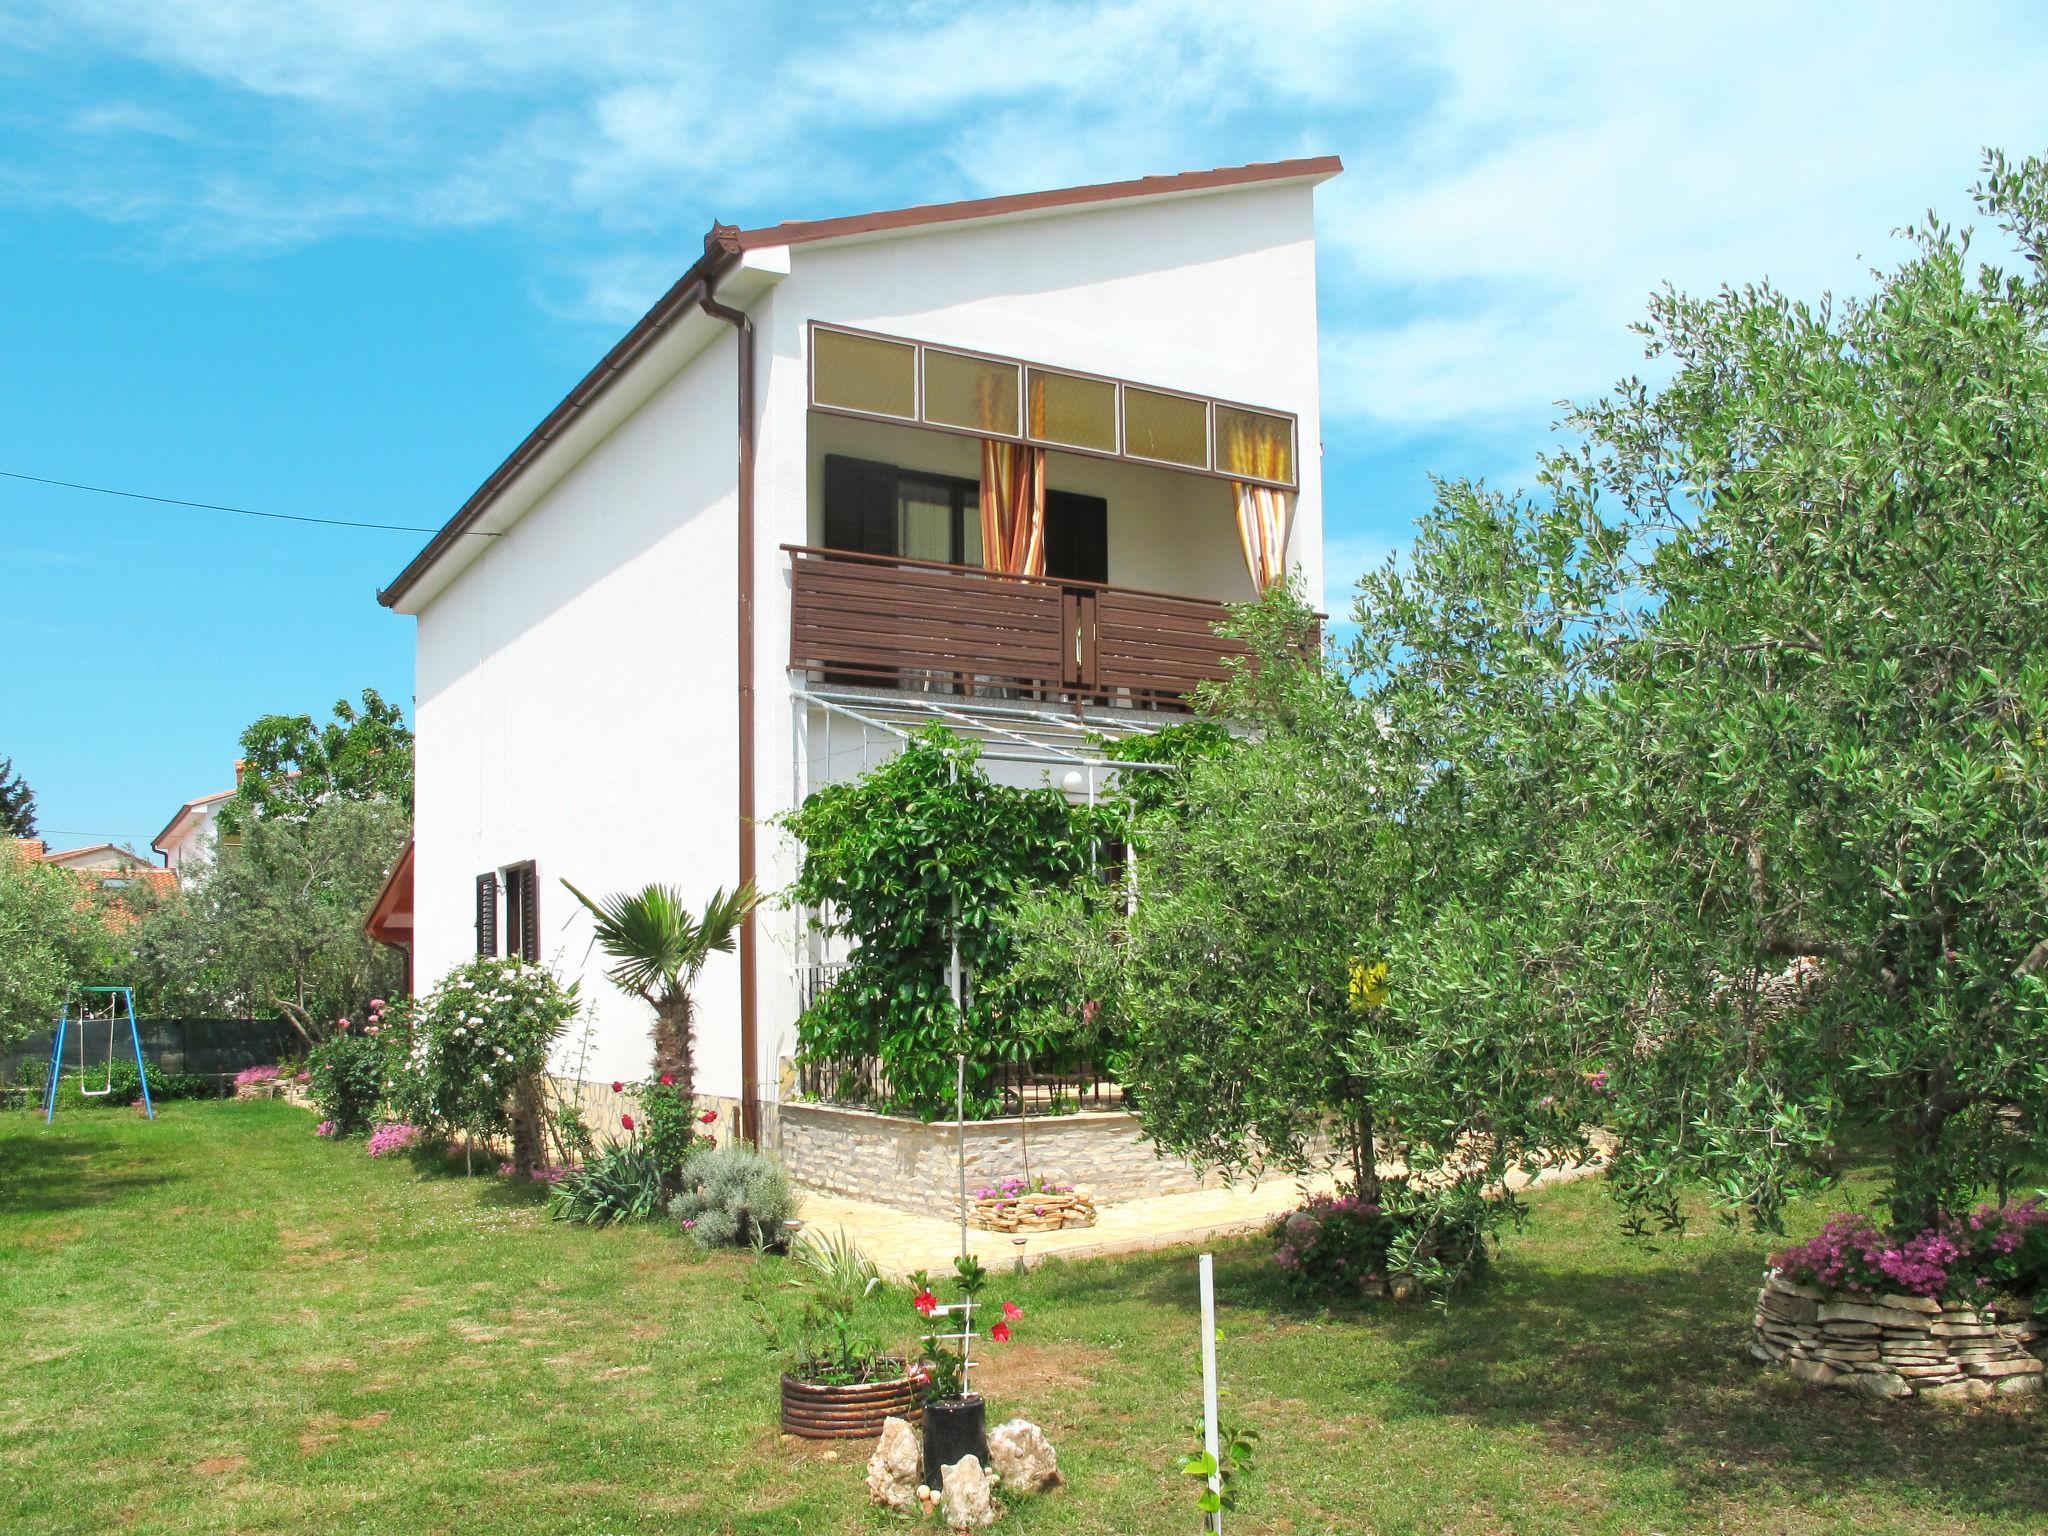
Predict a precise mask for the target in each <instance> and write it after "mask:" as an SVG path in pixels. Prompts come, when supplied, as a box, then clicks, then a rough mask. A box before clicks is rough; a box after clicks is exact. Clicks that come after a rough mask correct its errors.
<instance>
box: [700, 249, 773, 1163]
mask: <svg viewBox="0 0 2048 1536" xmlns="http://www.w3.org/2000/svg"><path fill="white" fill-rule="evenodd" d="M697 303H698V304H699V305H700V306H701V307H702V309H703V311H704V313H705V314H707V315H709V316H711V318H712V319H714V320H723V321H724V322H725V323H726V324H727V325H729V326H731V327H732V328H733V329H734V330H736V331H738V332H739V348H740V355H739V386H740V405H739V435H740V447H739V460H740V462H739V503H740V505H739V523H740V532H739V538H740V561H739V567H740V568H739V618H740V633H739V653H740V654H739V663H740V699H739V704H740V884H741V885H742V886H745V885H749V884H751V883H752V882H753V879H754V322H753V319H752V318H751V317H750V316H749V315H748V314H747V313H746V312H745V311H743V310H738V309H732V308H729V307H728V306H726V305H724V304H720V303H719V302H718V301H717V300H715V299H713V298H712V297H711V294H710V291H709V289H708V288H707V289H706V291H705V293H704V294H703V295H702V296H701V297H700V298H699V299H698V300H697ZM755 947H756V943H755V922H754V914H753V913H752V912H751V911H749V912H748V913H747V915H746V918H745V920H744V921H743V922H742V923H741V924H740V1134H741V1135H742V1136H744V1137H746V1139H747V1141H748V1142H749V1143H750V1144H752V1145H754V1146H759V1145H760V1144H761V1079H760V1066H759V1061H760V1054H761V1049H760V1025H759V1019H758V1017H757V1013H756V1008H757V999H756V996H755V986H754V954H755Z"/></svg>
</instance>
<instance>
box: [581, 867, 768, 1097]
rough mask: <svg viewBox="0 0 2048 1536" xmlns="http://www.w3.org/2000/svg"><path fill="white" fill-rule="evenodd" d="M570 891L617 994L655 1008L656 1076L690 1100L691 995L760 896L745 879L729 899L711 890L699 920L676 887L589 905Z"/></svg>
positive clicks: (693, 1055) (693, 1050)
mask: <svg viewBox="0 0 2048 1536" xmlns="http://www.w3.org/2000/svg"><path fill="white" fill-rule="evenodd" d="M562 884H563V885H565V886H568V889H569V894H570V895H572V896H574V897H575V898H576V899H577V900H578V901H580V902H582V903H583V905H584V906H586V907H588V908H589V909H590V915H591V916H592V917H593V918H595V919H596V921H597V932H596V935H595V940H596V944H597V947H598V948H599V949H601V950H603V951H604V952H605V953H606V954H607V955H609V956H610V957H611V959H612V962H613V964H612V967H611V969H610V970H609V971H607V972H605V974H606V975H607V976H609V977H610V978H611V980H612V983H613V985H615V986H616V987H618V989H619V990H620V991H622V992H629V993H631V994H632V995H633V996H635V997H637V998H640V999H641V1000H642V1001H644V1002H645V1003H646V1004H647V1006H648V1007H650V1008H652V1009H653V1010H654V1030H653V1036H654V1073H655V1076H656V1078H657V1080H658V1081H660V1082H661V1083H662V1084H663V1086H666V1087H673V1088H674V1089H676V1090H677V1093H678V1095H679V1096H680V1097H681V1098H682V1100H683V1101H684V1102H685V1103H687V1102H688V1101H689V1099H690V1097H691V1096H692V1095H693V1094H694V1093H695V1092H696V1085H697V1046H696V1013H697V1004H696V1000H695V998H694V997H693V996H692V993H693V992H694V991H695V989H696V986H697V977H698V974H699V973H700V972H701V971H702V970H703V969H704V962H705V961H707V960H709V959H710V958H711V957H712V956H713V955H729V954H731V953H732V949H733V943H734V941H735V940H736V939H737V938H738V937H739V931H740V925H741V924H742V923H744V922H745V921H746V918H747V914H748V913H749V912H751V911H753V910H754V908H755V907H756V906H757V905H759V903H760V900H761V898H760V897H759V895H757V894H756V892H755V890H754V887H753V884H752V883H751V882H749V883H748V884H746V885H743V886H741V887H740V888H739V889H738V890H736V891H734V892H733V893H732V894H731V895H730V896H728V895H727V894H726V893H725V892H724V891H723V890H717V891H713V892H712V893H711V899H710V900H709V901H707V902H705V903H704V913H703V915H702V916H701V917H700V916H698V915H697V914H695V913H693V912H692V911H691V910H690V909H689V908H688V907H686V906H685V905H684V904H683V895H682V892H681V891H678V890H677V889H676V888H675V887H674V886H669V885H649V886H644V887H642V888H641V889H640V890H637V891H627V892H622V893H620V894H618V895H615V896H607V897H606V898H605V899H604V900H603V901H601V902H599V901H593V900H591V898H590V897H588V896H586V895H584V894H583V892H581V891H579V890H577V889H576V887H575V886H573V885H570V884H569V882H568V881H567V880H564V881H563V882H562Z"/></svg>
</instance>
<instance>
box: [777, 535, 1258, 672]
mask: <svg viewBox="0 0 2048 1536" xmlns="http://www.w3.org/2000/svg"><path fill="white" fill-rule="evenodd" d="M783 548H784V549H785V550H787V551H788V552H789V557H790V563H791V569H790V598H791V600H790V614H791V622H790V647H789V665H790V667H791V669H792V670H795V671H803V672H808V673H813V674H816V675H817V676H818V677H820V678H822V679H823V680H825V681H827V682H844V683H860V684H864V685H866V686H869V687H884V688H890V687H894V688H917V689H925V690H933V689H936V690H942V691H945V692H950V693H960V694H969V695H976V694H978V695H981V696H984V697H998V698H1032V699H1054V700H1062V701H1070V702H1075V703H1092V704H1118V705H1132V706H1137V707H1143V708H1168V709H1178V708H1185V707H1186V706H1185V696H1186V694H1187V693H1188V692H1189V691H1190V690H1191V689H1192V688H1193V687H1194V686H1195V684H1197V683H1199V682H1201V681H1202V680H1203V679H1204V678H1212V677H1220V676H1221V675H1222V671H1223V658H1224V657H1226V656H1233V655H1238V654H1240V653H1241V652H1242V650H1243V647H1242V646H1240V645H1239V644H1238V643H1237V642H1236V641H1234V640H1227V639H1225V638H1223V637H1222V636H1220V635H1218V634H1217V633H1216V631H1215V628H1214V626H1215V624H1216V622H1217V621H1218V620H1219V619H1221V618H1222V617H1223V611H1224V605H1223V604H1221V603H1218V602H1212V601H1211V600H1209V599H1208V598H1201V597H1181V596H1177V595H1175V594H1173V593H1167V592H1143V591H1139V590H1136V589H1135V588H1131V587H1112V586H1106V585H1104V584H1103V583H1101V582H1094V581H1067V580H1063V579H1060V578H1058V577H1050V576H1004V575H999V574H997V573H995V572H992V571H984V570H981V569H979V568H977V567H974V566H966V565H939V564H936V563H934V562H931V561H928V560H900V559H897V558H895V557H894V556H889V555H864V554H852V553H849V552H847V551H845V550H834V549H813V548H809V547H807V546H803V545H796V544H785V545H784V546H783Z"/></svg>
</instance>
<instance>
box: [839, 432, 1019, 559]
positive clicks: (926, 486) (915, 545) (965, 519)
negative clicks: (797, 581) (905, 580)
mask: <svg viewBox="0 0 2048 1536" xmlns="http://www.w3.org/2000/svg"><path fill="white" fill-rule="evenodd" d="M825 547H826V548H828V549H847V550H854V551H856V552H858V553H860V554H866V555H894V556H896V557H897V558H898V559H902V560H936V561H938V562H939V563H940V564H943V565H979V564H981V486H980V484H979V483H978V482H976V481H973V480H961V479H958V478H956V477H954V476H952V475H928V474H924V473H921V472H920V471H917V470H910V469H900V468H898V467H897V466H896V465H894V464H876V463H872V462H870V461H869V460H867V459H854V458H848V457H846V456H844V455H842V454H836V453H835V454H830V455H828V456H827V457H826V459H825Z"/></svg>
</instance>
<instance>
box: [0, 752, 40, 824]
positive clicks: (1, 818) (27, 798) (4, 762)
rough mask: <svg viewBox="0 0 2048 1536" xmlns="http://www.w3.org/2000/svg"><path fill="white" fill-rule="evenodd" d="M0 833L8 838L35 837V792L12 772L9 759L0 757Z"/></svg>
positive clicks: (12, 766) (11, 761) (11, 764)
mask: <svg viewBox="0 0 2048 1536" xmlns="http://www.w3.org/2000/svg"><path fill="white" fill-rule="evenodd" d="M0 832H4V833H6V834H7V835H9V836H10V837H34V836H35V835H36V792H35V791H34V790H32V789H30V788H29V787H28V784H27V782H26V781H25V780H24V779H23V778H22V776H21V775H20V774H18V773H16V772H15V771H14V759H13V758H11V757H0Z"/></svg>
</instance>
